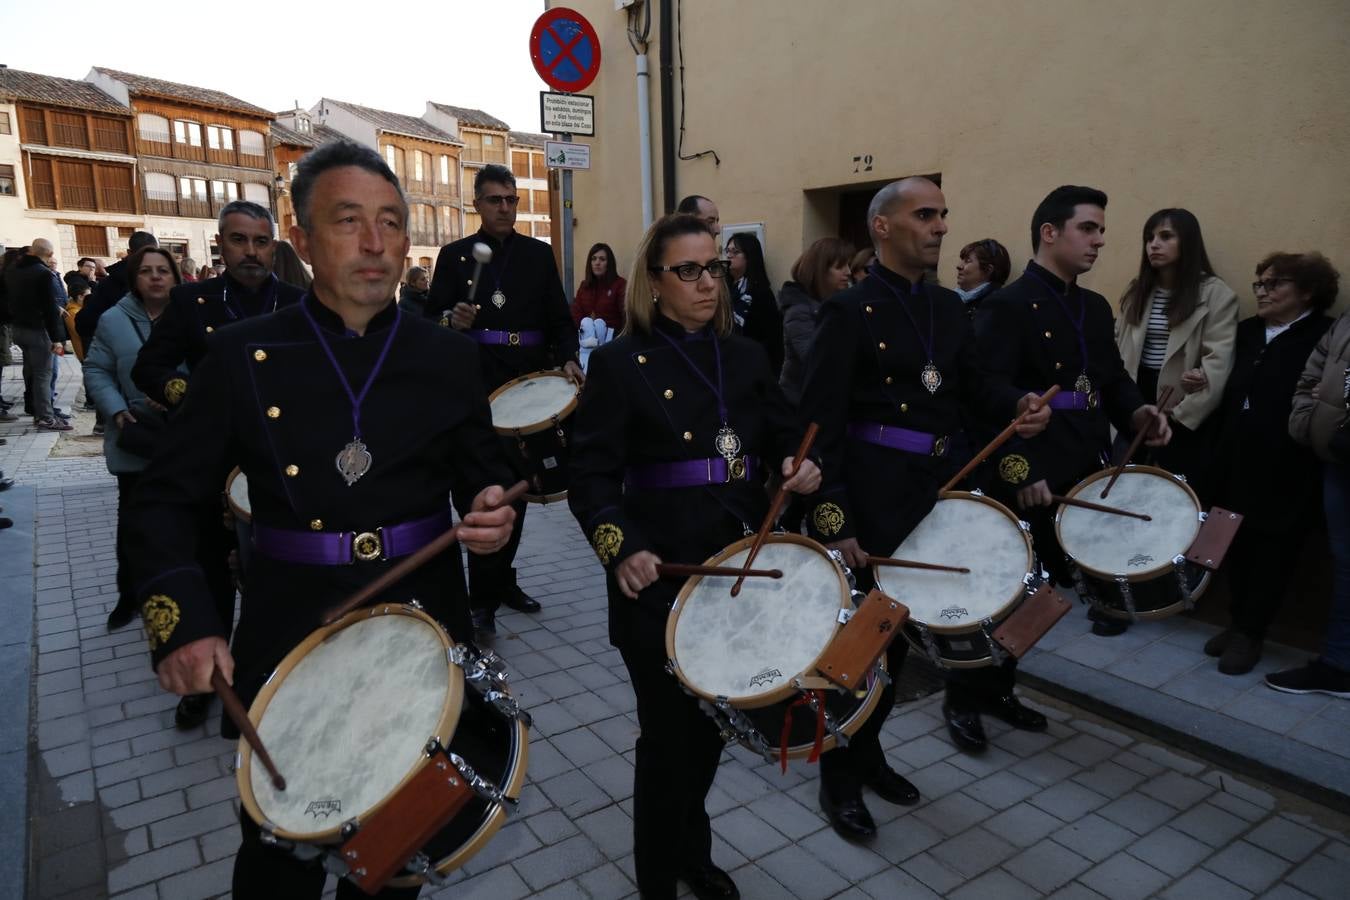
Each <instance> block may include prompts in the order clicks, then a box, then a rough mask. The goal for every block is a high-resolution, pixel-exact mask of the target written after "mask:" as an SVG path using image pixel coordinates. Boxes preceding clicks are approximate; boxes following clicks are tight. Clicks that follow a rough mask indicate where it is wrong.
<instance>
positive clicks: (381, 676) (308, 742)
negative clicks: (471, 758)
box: [238, 606, 464, 843]
mask: <svg viewBox="0 0 1350 900" xmlns="http://www.w3.org/2000/svg"><path fill="white" fill-rule="evenodd" d="M450 647H451V642H450V639H449V637H448V636H447V635H446V633H445V632H444V631H443V630H442V629H441V628H440V626H439V625H437V624H436V622H435V620H433V619H432V618H431V617H429V616H427V615H425V614H423V613H421V612H418V611H416V610H413V609H410V608H408V607H403V606H388V607H379V608H378V609H377V610H373V611H372V610H365V609H362V610H357V611H356V612H353V613H350V614H349V615H347V616H344V617H343V618H342V619H340V620H339V621H337V622H335V623H334V624H333V625H331V626H327V627H325V628H321V629H320V630H319V631H317V632H315V633H314V634H312V635H311V636H310V637H309V638H307V639H306V640H305V641H304V643H302V644H301V645H300V646H298V647H296V648H295V650H293V651H291V653H290V654H289V655H287V657H286V659H285V660H283V661H282V664H281V665H280V666H279V667H278V668H277V671H276V673H275V674H274V675H273V677H272V679H271V680H270V681H269V682H268V684H267V685H266V686H265V687H264V688H263V690H262V693H260V694H259V695H258V699H257V700H255V701H254V703H253V707H252V709H250V710H249V717H250V718H251V719H252V720H253V721H254V722H255V723H256V724H257V728H258V736H259V737H261V738H262V741H263V744H264V745H265V746H266V747H267V751H268V752H269V753H270V754H271V755H272V760H273V761H274V762H275V763H276V766H277V769H278V771H280V772H281V774H282V776H283V777H285V779H286V782H287V784H286V790H285V791H284V792H280V791H277V790H276V789H275V788H273V786H272V783H271V781H270V780H269V779H268V777H267V771H266V769H265V768H264V767H263V765H262V764H261V762H258V761H256V760H253V759H252V753H251V751H250V750H249V749H248V746H247V744H246V743H244V742H242V741H241V742H240V752H241V756H242V762H241V765H240V767H239V773H238V782H239V791H240V796H241V799H242V801H243V803H244V806H245V808H246V809H248V811H249V813H250V815H252V816H253V817H254V819H255V820H256V821H258V822H259V823H260V824H264V823H265V824H266V825H267V826H268V827H269V828H271V829H272V830H273V831H274V832H275V833H276V834H277V835H278V836H281V837H286V838H290V839H295V840H302V841H307V842H311V843H327V842H334V841H336V840H337V839H338V829H339V827H340V826H341V825H342V823H343V822H345V821H346V820H348V819H351V818H353V817H365V816H366V815H368V814H369V813H370V812H371V811H372V810H373V809H374V808H375V807H377V806H378V805H379V804H380V803H381V802H382V801H384V800H385V799H386V798H388V797H389V796H391V795H392V794H393V793H394V791H395V790H396V789H397V788H398V787H399V785H400V784H401V783H402V782H403V781H404V780H405V779H406V778H408V777H409V776H411V775H412V774H413V773H414V772H415V771H416V770H417V768H418V767H419V766H421V765H422V763H423V761H424V760H425V759H426V756H425V754H424V752H423V750H424V748H425V746H426V743H427V741H428V740H430V739H431V738H432V737H439V738H440V739H441V741H442V742H443V743H448V742H449V741H450V740H451V733H452V732H453V731H454V725H455V722H456V720H457V719H458V717H459V713H460V707H461V704H462V703H463V698H464V682H463V672H462V671H461V670H460V669H459V667H458V666H454V665H452V664H451V662H450V660H449V657H448V652H447V651H448V650H449V649H450Z"/></svg>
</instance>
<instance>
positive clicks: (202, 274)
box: [197, 266, 216, 281]
mask: <svg viewBox="0 0 1350 900" xmlns="http://www.w3.org/2000/svg"><path fill="white" fill-rule="evenodd" d="M215 277H216V270H215V268H213V267H212V266H202V267H201V268H200V269H198V270H197V280H198V281H205V280H206V279H208V278H215Z"/></svg>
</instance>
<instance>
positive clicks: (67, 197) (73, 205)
mask: <svg viewBox="0 0 1350 900" xmlns="http://www.w3.org/2000/svg"><path fill="white" fill-rule="evenodd" d="M61 207H62V208H63V209H98V199H97V197H96V196H95V194H94V189H93V187H92V186H85V185H79V184H63V185H61Z"/></svg>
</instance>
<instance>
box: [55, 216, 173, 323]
mask: <svg viewBox="0 0 1350 900" xmlns="http://www.w3.org/2000/svg"><path fill="white" fill-rule="evenodd" d="M158 246H159V241H158V240H156V238H155V236H154V235H153V234H151V233H150V232H148V231H133V232H132V233H131V237H130V238H128V239H127V252H126V256H130V255H131V254H133V253H135V252H136V251H137V250H140V249H142V248H144V247H158ZM126 267H127V262H126V259H125V258H123V259H120V260H118V261H117V262H115V263H113V264H112V265H111V266H108V270H107V273H106V275H105V276H104V277H103V278H102V279H100V280H99V282H98V285H97V286H96V287H95V288H94V296H92V297H90V298H89V302H88V303H86V304H85V305H84V309H82V310H80V314H79V315H78V316H76V317H75V329H76V331H78V332H79V334H80V340H81V341H82V342H83V343H84V346H86V347H88V346H89V345H90V344H92V343H93V342H94V329H95V328H97V327H98V317H99V316H101V315H103V314H104V313H105V312H107V311H108V310H110V309H112V308H113V306H115V305H116V304H117V301H119V300H121V299H122V298H123V297H125V296H126V294H127V289H128V287H129V285H128V281H129V280H130V279H129V278H128V277H127V271H126Z"/></svg>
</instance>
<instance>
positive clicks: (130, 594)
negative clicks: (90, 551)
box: [117, 472, 141, 611]
mask: <svg viewBox="0 0 1350 900" xmlns="http://www.w3.org/2000/svg"><path fill="white" fill-rule="evenodd" d="M140 480H141V474H140V473H139V472H127V473H125V474H122V475H118V476H117V609H118V610H119V611H128V610H133V609H135V608H136V585H135V582H134V581H133V580H132V576H131V563H129V562H128V561H127V555H126V547H125V544H126V540H125V538H126V528H127V522H128V521H129V517H128V515H127V510H128V509H130V508H131V498H132V497H133V496H134V494H135V491H136V484H137V482H139V481H140Z"/></svg>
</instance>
